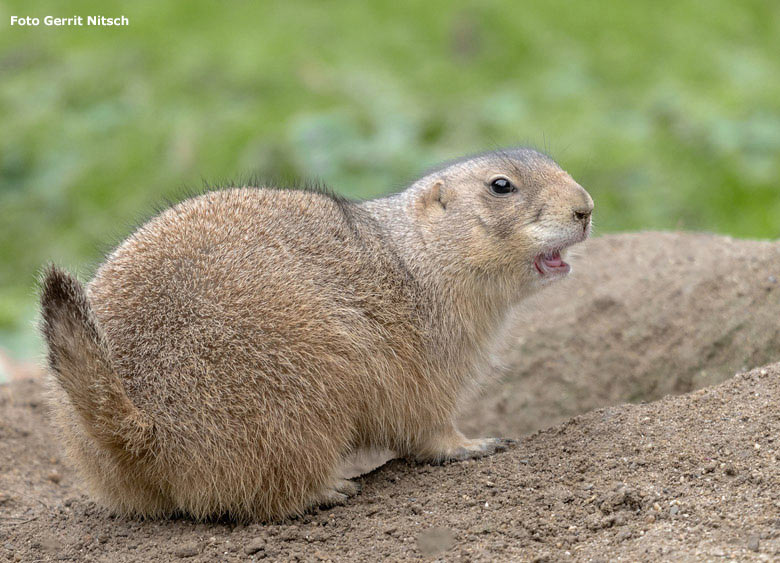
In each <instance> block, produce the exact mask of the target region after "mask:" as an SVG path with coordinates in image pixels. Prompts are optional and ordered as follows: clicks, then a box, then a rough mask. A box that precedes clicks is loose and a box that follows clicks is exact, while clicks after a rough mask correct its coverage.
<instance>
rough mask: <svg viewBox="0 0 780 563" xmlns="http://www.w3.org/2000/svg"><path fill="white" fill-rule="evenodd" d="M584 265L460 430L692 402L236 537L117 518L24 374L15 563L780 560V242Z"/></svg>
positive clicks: (1, 487)
mask: <svg viewBox="0 0 780 563" xmlns="http://www.w3.org/2000/svg"><path fill="white" fill-rule="evenodd" d="M587 255H588V258H587V259H586V261H585V262H584V263H583V264H582V265H581V266H580V268H579V274H578V275H577V279H575V280H572V281H571V282H567V284H568V286H569V288H570V289H569V290H567V289H566V286H562V287H559V288H556V289H555V290H553V291H552V292H551V293H550V294H549V295H548V296H547V297H546V298H545V299H544V300H537V302H536V303H535V304H531V305H529V307H527V308H526V311H525V314H524V315H521V318H522V319H525V320H523V321H522V322H520V323H519V328H518V329H517V330H516V331H513V336H511V337H509V336H508V337H507V343H506V348H507V350H506V351H505V357H506V358H507V360H506V363H507V366H508V367H507V371H506V373H505V377H504V379H502V380H498V381H496V382H495V383H493V384H492V385H491V386H489V387H488V395H486V396H485V397H482V398H480V399H478V400H476V401H475V402H473V403H472V404H471V405H470V406H469V408H468V409H467V413H466V415H465V417H464V424H465V425H466V426H468V427H469V428H470V429H472V430H475V431H480V432H489V431H491V430H500V431H502V432H503V433H509V434H514V435H520V434H522V433H524V432H525V431H527V430H528V429H531V428H535V427H538V426H540V425H541V426H544V425H546V424H547V423H548V422H554V421H556V420H561V419H564V418H567V417H568V416H570V415H571V414H573V413H576V412H579V411H582V410H587V409H591V408H593V407H598V406H601V405H604V404H611V403H616V402H620V401H625V400H628V399H642V398H655V397H659V396H662V395H664V394H667V393H677V392H686V391H687V392H688V393H687V394H683V395H677V396H667V397H665V398H662V399H660V400H658V401H656V402H652V403H647V404H633V405H631V404H623V405H617V406H609V407H605V408H598V409H597V410H592V411H591V412H588V413H587V414H584V415H579V416H576V417H574V418H569V419H568V420H566V421H565V422H562V423H557V424H556V425H554V426H552V427H550V428H547V429H545V430H542V431H539V432H535V433H533V434H530V435H525V436H523V439H522V441H521V444H520V445H519V446H518V447H517V448H516V449H514V450H512V451H509V452H507V453H504V454H499V455H497V456H494V457H492V458H488V459H484V460H479V461H470V462H465V463H461V464H452V465H447V466H444V467H430V466H421V465H413V464H408V463H406V462H403V461H394V462H391V463H390V464H388V465H387V466H385V467H383V468H380V469H378V470H376V471H374V472H373V473H371V474H369V475H367V476H365V477H362V478H361V481H362V484H363V491H362V493H361V494H360V495H359V496H358V497H356V498H354V499H352V500H351V501H350V502H349V503H348V504H347V505H346V506H341V507H336V508H333V509H330V510H322V511H319V512H316V513H313V514H309V515H306V516H305V517H303V518H300V519H298V520H295V521H292V522H286V523H282V524H274V525H262V524H251V525H248V526H241V525H235V524H232V523H229V522H219V523H210V524H203V523H194V522H190V521H186V520H176V521H162V522H141V521H132V520H125V519H121V518H119V519H118V518H114V517H112V516H111V515H110V514H108V513H107V512H106V511H105V510H104V509H102V508H100V507H99V506H98V505H96V504H94V503H93V502H92V501H91V500H90V499H89V498H87V497H86V496H85V494H84V492H83V489H82V488H81V486H80V483H79V479H78V476H77V475H76V474H74V472H73V471H72V470H71V469H70V468H69V466H68V463H67V460H65V459H62V457H61V453H60V449H59V447H58V445H57V441H56V437H55V435H54V433H53V430H52V429H51V428H50V427H49V425H48V421H47V416H46V411H45V408H44V404H43V399H42V384H41V382H40V380H38V379H36V378H34V377H33V378H30V377H25V378H22V379H19V380H17V381H15V382H13V383H11V384H8V385H5V386H2V387H0V559H2V558H7V559H9V560H24V561H33V560H46V561H48V560H68V559H72V560H93V561H112V562H113V561H119V562H121V561H134V560H141V561H151V560H161V559H162V560H165V559H177V558H181V559H184V560H190V561H206V560H237V561H238V560H251V559H253V558H254V559H261V558H268V559H273V560H291V559H300V560H307V561H308V560H315V561H316V560H340V561H361V560H366V561H370V560H376V559H379V558H382V557H387V558H390V559H392V560H403V559H424V558H427V559H430V560H432V559H437V558H438V559H442V560H483V561H494V560H519V561H525V560H530V561H533V560H536V561H558V560H567V559H572V560H580V561H597V560H601V561H617V560H625V561H635V560H693V561H696V560H701V561H712V560H716V561H720V560H739V561H742V560H751V559H753V560H766V561H772V560H777V559H778V558H780V471H779V470H780V461H778V456H780V363H774V364H772V363H771V361H772V360H774V361H777V360H779V359H780V354H779V353H778V342H780V338H778V324H780V323H779V322H778V320H780V315H779V314H778V313H780V305H779V304H778V292H780V287H778V286H777V283H776V281H775V282H773V281H772V280H771V279H770V278H772V279H776V278H777V277H780V245H778V244H774V243H772V244H770V243H758V242H744V241H731V240H730V239H724V238H720V237H711V236H703V235H689V236H681V235H671V234H658V233H649V234H643V235H623V236H615V237H605V238H603V239H597V240H595V241H593V242H592V243H591V244H590V245H589V247H588V249H587ZM580 290H581V292H582V294H581V295H579V294H578V292H579V291H580ZM523 323H524V325H523ZM523 326H524V327H525V328H523ZM530 327H534V330H530ZM515 332H516V334H515ZM724 335H726V336H725V337H724ZM762 363H767V365H766V366H764V367H760V364H762ZM742 366H749V367H751V368H752V367H754V366H759V367H755V369H752V370H750V371H743V370H741V369H740V368H741V367H742ZM737 372H738V373H737ZM733 373H737V375H736V376H734V375H733ZM722 380H725V382H723V383H720V384H718V385H712V383H714V382H716V381H722ZM701 385H708V387H707V388H705V389H701V390H696V391H691V389H693V388H696V387H699V386H701ZM491 397H492V398H491ZM495 397H500V399H499V400H498V401H496V399H495ZM534 398H536V401H534V400H532V399H534ZM529 413H530V414H529Z"/></svg>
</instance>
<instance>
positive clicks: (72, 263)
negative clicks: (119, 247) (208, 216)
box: [0, 0, 780, 377]
mask: <svg viewBox="0 0 780 563" xmlns="http://www.w3.org/2000/svg"><path fill="white" fill-rule="evenodd" d="M90 14H103V15H107V16H118V15H125V16H127V17H128V18H130V26H129V27H121V28H90V27H81V28H47V27H44V26H43V24H42V25H41V26H40V27H37V28H19V27H11V26H10V23H9V22H10V16H11V15H21V16H24V15H30V16H38V17H40V18H43V16H45V15H56V16H69V15H82V16H87V15H90ZM514 144H531V145H535V146H537V147H540V148H542V149H545V150H547V151H548V152H549V153H550V154H552V156H553V157H555V158H556V159H557V160H558V161H559V162H560V163H561V164H562V165H563V167H564V168H566V169H567V170H568V171H569V172H570V173H571V174H572V175H573V176H574V177H575V178H576V179H577V180H578V181H579V182H580V183H581V184H583V185H584V186H585V187H586V188H587V189H588V190H589V191H590V192H591V194H592V195H593V197H594V200H595V201H596V214H595V222H596V226H597V232H600V233H604V232H613V231H623V230H638V229H678V228H680V229H691V230H707V231H714V232H719V233H727V234H731V235H735V236H740V237H762V238H774V237H778V236H780V192H779V191H778V190H779V186H778V178H779V177H780V3H778V2H775V1H773V0H764V1H762V0H742V1H740V2H733V1H724V0H710V1H707V2H704V1H685V0H675V1H666V0H662V1H652V2H650V1H648V2H617V1H615V2H608V1H592V2H577V1H573V0H572V1H550V0H541V1H533V2H520V1H517V0H515V1H506V2H503V1H495V0H487V1H479V2H478V1H472V2H463V3H462V2H442V1H436V0H433V1H430V0H429V1H427V2H406V1H402V0H377V1H369V0H364V1H360V2H357V1H355V2H352V1H343V2H336V1H327V0H319V1H310V2H306V1H297V0H296V1H287V2H273V3H272V2H246V1H234V2H216V1H213V0H209V1H198V0H186V1H184V0H179V1H167V2H142V1H136V2H126V3H124V5H123V4H120V3H116V2H110V1H105V0H101V1H73V2H54V1H49V2H40V1H35V0H32V1H29V0H26V1H21V0H12V1H7V0H3V1H2V2H0V214H1V215H0V348H1V349H5V350H7V351H10V353H11V354H12V355H14V356H16V357H19V358H23V357H29V356H33V355H35V354H36V353H37V352H38V350H39V344H38V343H37V339H36V337H35V334H34V331H33V328H32V323H33V320H34V318H35V280H36V275H37V272H38V271H39V269H40V267H41V265H42V264H44V263H46V262H48V261H55V262H58V263H60V264H62V265H65V266H67V267H69V268H71V269H73V270H74V271H76V272H79V273H80V274H81V275H82V276H88V275H89V273H90V271H91V270H92V268H93V267H94V265H95V264H96V263H97V262H98V261H99V260H100V258H101V256H102V255H103V253H104V252H105V251H106V250H107V249H109V248H111V246H112V245H113V244H115V243H116V242H117V241H118V240H121V238H122V237H123V236H125V235H127V234H128V233H129V232H130V230H131V229H132V226H133V225H134V224H136V223H137V222H138V221H140V220H142V219H143V218H145V217H148V216H149V214H150V213H151V212H152V210H153V208H154V205H155V204H159V203H161V202H163V201H164V199H165V198H172V199H176V198H178V197H179V194H181V193H182V190H183V189H185V188H198V187H200V186H201V185H202V182H203V180H204V179H205V180H207V181H209V182H223V181H229V180H231V179H232V178H236V177H240V176H242V175H247V174H250V173H259V174H261V175H265V176H269V177H281V178H295V177H318V178H321V179H323V180H324V181H325V182H326V183H328V184H329V185H330V186H331V187H333V188H334V189H335V190H336V191H338V192H341V193H343V194H346V195H349V196H354V197H370V196H373V195H376V194H381V193H385V192H388V191H392V190H397V189H400V188H402V187H403V186H404V185H405V184H406V183H407V182H408V181H409V180H411V179H413V178H414V176H415V175H416V174H418V173H420V172H421V171H423V170H424V169H425V168H426V167H428V166H430V165H432V164H433V163H436V162H437V161H439V160H442V159H447V158H452V157H456V156H459V155H462V154H464V153H468V152H473V151H481V150H484V149H489V148H493V147H499V146H504V145H514ZM0 377H2V376H0Z"/></svg>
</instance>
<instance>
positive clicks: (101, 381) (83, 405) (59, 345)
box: [41, 266, 152, 454]
mask: <svg viewBox="0 0 780 563" xmlns="http://www.w3.org/2000/svg"><path fill="white" fill-rule="evenodd" d="M41 314H42V324H41V332H42V333H43V336H44V338H45V339H46V344H47V347H48V360H49V368H50V371H51V374H52V376H53V377H54V378H55V380H56V381H57V382H58V383H59V385H60V386H61V387H62V388H63V389H64V390H65V392H66V393H67V395H68V398H69V399H70V402H71V404H72V405H73V408H74V409H75V410H76V412H77V413H78V414H79V416H80V417H81V419H82V421H83V423H84V428H85V430H86V431H87V432H88V433H89V434H90V435H91V436H92V437H93V438H94V439H95V440H96V441H97V442H98V444H99V445H101V446H103V447H105V448H112V449H119V450H123V451H125V452H127V453H131V454H141V453H142V452H143V451H145V450H147V449H148V448H149V446H150V442H151V438H152V424H151V422H150V421H149V420H148V417H146V416H145V415H144V413H142V412H141V411H140V410H139V409H138V408H137V407H135V405H133V404H132V403H131V402H130V399H129V398H128V396H127V394H126V393H125V389H124V387H123V386H122V382H121V380H120V379H119V377H118V376H117V375H116V373H115V372H114V370H113V368H112V367H111V361H110V355H109V350H108V346H107V345H106V341H105V338H104V336H103V334H102V332H101V331H100V328H99V326H98V324H97V321H96V319H95V316H94V314H93V312H92V308H91V306H90V304H89V300H88V299H87V294H86V292H85V290H84V287H83V286H82V285H81V283H79V281H78V280H76V279H75V278H74V277H73V276H71V275H70V274H68V273H67V272H64V271H63V270H60V269H58V268H56V267H55V266H50V267H49V268H48V269H47V270H46V272H45V273H44V277H43V280H42V289H41Z"/></svg>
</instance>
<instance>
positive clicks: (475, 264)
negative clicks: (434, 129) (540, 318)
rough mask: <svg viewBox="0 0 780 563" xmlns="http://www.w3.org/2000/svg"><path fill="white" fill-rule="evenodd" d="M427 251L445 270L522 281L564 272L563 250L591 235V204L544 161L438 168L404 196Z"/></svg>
mask: <svg viewBox="0 0 780 563" xmlns="http://www.w3.org/2000/svg"><path fill="white" fill-rule="evenodd" d="M410 192H411V193H412V197H413V199H412V208H413V210H412V212H413V214H414V215H415V216H416V218H417V224H418V225H419V226H420V232H421V234H422V237H423V240H424V241H425V244H426V247H427V248H430V249H433V250H435V252H437V253H439V254H441V255H442V256H443V257H445V258H446V267H448V268H452V269H457V268H458V265H459V264H461V265H467V266H468V267H469V269H470V270H472V271H474V272H477V273H481V274H494V275H498V276H501V275H502V274H505V276H504V277H505V278H507V279H510V278H512V279H514V280H517V278H518V277H520V278H521V279H523V280H525V281H526V282H527V284H530V285H531V286H539V285H543V284H545V283H547V282H549V281H551V280H554V279H559V278H561V277H563V276H565V275H566V274H568V273H569V271H570V266H569V264H567V263H566V262H565V261H564V259H563V255H564V254H565V250H566V249H567V248H568V247H569V246H571V245H573V244H576V243H578V242H582V241H583V240H585V239H586V238H587V237H588V235H589V234H590V230H591V214H592V212H593V200H592V199H591V197H590V195H589V194H588V192H586V191H585V189H583V188H582V186H580V185H579V184H578V183H577V182H575V181H574V180H573V179H572V177H571V176H569V175H568V174H567V173H566V172H564V171H563V170H562V169H561V168H560V167H559V166H558V165H557V164H556V163H555V161H553V160H552V159H551V158H550V157H548V156H546V155H544V154H542V153H539V152H537V151H534V150H531V149H524V148H520V149H508V150H502V151H497V152H492V153H487V154H483V155H479V156H475V157H471V158H466V159H463V160H460V161H457V162H454V163H452V164H449V165H445V166H444V167H442V168H441V169H439V170H436V171H434V172H432V173H430V174H428V175H426V176H425V177H423V178H422V179H420V180H418V181H417V182H416V183H415V184H414V185H413V186H412V188H411V189H410Z"/></svg>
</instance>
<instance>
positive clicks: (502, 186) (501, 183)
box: [490, 178, 517, 195]
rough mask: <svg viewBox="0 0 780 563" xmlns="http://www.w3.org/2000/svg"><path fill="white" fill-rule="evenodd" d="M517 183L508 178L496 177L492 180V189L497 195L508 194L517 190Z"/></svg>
mask: <svg viewBox="0 0 780 563" xmlns="http://www.w3.org/2000/svg"><path fill="white" fill-rule="evenodd" d="M516 189H517V188H515V185H514V184H513V183H512V182H510V181H509V180H507V179H506V178H495V179H494V180H493V181H492V182H490V191H491V192H492V193H494V194H495V195H507V194H511V193H512V192H513V191H515V190H516Z"/></svg>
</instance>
